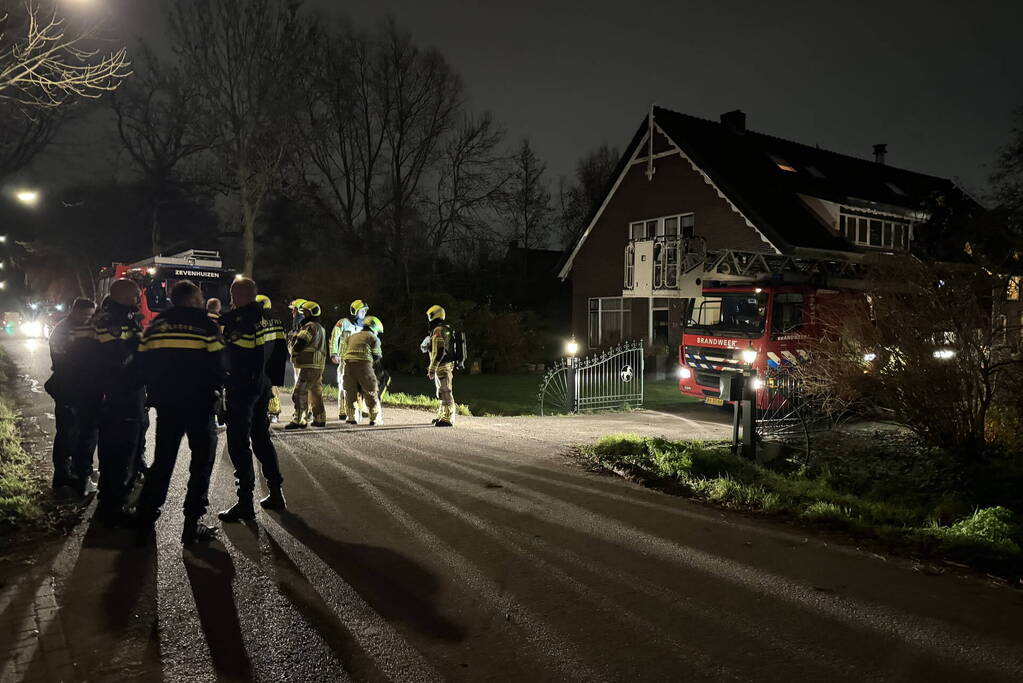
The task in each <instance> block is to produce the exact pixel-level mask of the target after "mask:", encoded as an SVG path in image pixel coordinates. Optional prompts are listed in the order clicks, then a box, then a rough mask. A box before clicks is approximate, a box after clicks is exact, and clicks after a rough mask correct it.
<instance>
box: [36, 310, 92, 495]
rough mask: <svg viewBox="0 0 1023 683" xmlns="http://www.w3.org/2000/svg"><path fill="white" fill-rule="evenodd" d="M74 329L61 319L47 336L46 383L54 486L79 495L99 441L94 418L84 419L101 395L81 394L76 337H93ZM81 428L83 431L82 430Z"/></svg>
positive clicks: (89, 471)
mask: <svg viewBox="0 0 1023 683" xmlns="http://www.w3.org/2000/svg"><path fill="white" fill-rule="evenodd" d="M83 327H84V326H81V325H79V326H75V325H72V324H71V319H70V318H64V319H63V320H61V321H60V322H59V323H57V325H56V327H54V328H53V331H52V332H51V333H50V360H51V361H52V364H53V365H52V370H53V375H52V376H51V377H50V379H49V380H47V382H46V384H45V385H44V386H45V389H46V392H47V393H48V394H50V396H52V397H53V400H54V403H55V406H54V411H53V415H54V419H55V422H56V426H55V434H54V437H53V486H54V487H55V488H56V487H59V486H70V487H72V488H75V489H77V491H78V492H79V493H83V492H84V487H85V481H86V479H88V478H89V477H90V476H91V475H92V457H93V454H94V453H95V452H96V440H97V438H98V434H97V431H96V430H97V425H96V422H95V420H94V419H90V420H84V419H83V417H85V416H87V415H88V414H89V413H90V411H94V406H96V405H98V404H99V402H100V401H101V400H102V398H103V397H102V396H100V395H98V394H96V393H92V395H83V392H82V391H81V389H82V387H83V386H84V385H82V384H81V383H80V382H79V381H78V377H77V376H76V371H77V370H78V367H77V365H76V363H75V361H76V360H77V361H79V362H81V361H82V360H83V359H81V358H78V359H76V358H75V356H74V354H73V349H74V347H75V342H76V339H77V338H78V337H79V336H83V335H84V336H86V337H88V338H91V337H92V334H91V330H92V328H91V327H84V329H82V328H83ZM83 427H84V428H83Z"/></svg>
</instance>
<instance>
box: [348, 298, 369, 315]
mask: <svg viewBox="0 0 1023 683" xmlns="http://www.w3.org/2000/svg"><path fill="white" fill-rule="evenodd" d="M364 308H365V309H366V310H367V311H368V310H369V304H367V303H366V302H365V301H363V300H362V299H356V300H355V301H353V302H352V306H351V308H350V309H349V310H350V311H351V313H352V315H359V311H361V310H362V309H364Z"/></svg>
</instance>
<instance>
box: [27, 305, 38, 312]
mask: <svg viewBox="0 0 1023 683" xmlns="http://www.w3.org/2000/svg"><path fill="white" fill-rule="evenodd" d="M28 307H29V308H31V309H32V310H33V311H38V310H39V304H29V305H28Z"/></svg>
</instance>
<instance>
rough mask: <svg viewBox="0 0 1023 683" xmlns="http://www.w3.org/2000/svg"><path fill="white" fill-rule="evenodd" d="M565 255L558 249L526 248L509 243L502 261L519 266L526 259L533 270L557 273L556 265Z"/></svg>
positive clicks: (512, 265) (514, 266)
mask: <svg viewBox="0 0 1023 683" xmlns="http://www.w3.org/2000/svg"><path fill="white" fill-rule="evenodd" d="M564 256H565V252H564V251H562V250H560V249H526V248H525V247H520V246H518V245H509V246H508V251H507V252H506V253H505V255H504V262H505V263H506V264H507V265H509V266H511V267H513V268H521V267H522V265H523V264H524V263H526V261H528V262H529V266H530V268H531V269H533V270H534V271H535V272H542V273H550V274H552V275H554V274H557V271H558V265H559V264H560V263H561V261H562V259H563V258H564Z"/></svg>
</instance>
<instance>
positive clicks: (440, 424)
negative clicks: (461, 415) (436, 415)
mask: <svg viewBox="0 0 1023 683" xmlns="http://www.w3.org/2000/svg"><path fill="white" fill-rule="evenodd" d="M433 426H434V427H454V426H455V425H453V424H451V422H450V421H448V420H437V421H436V422H434V423H433Z"/></svg>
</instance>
